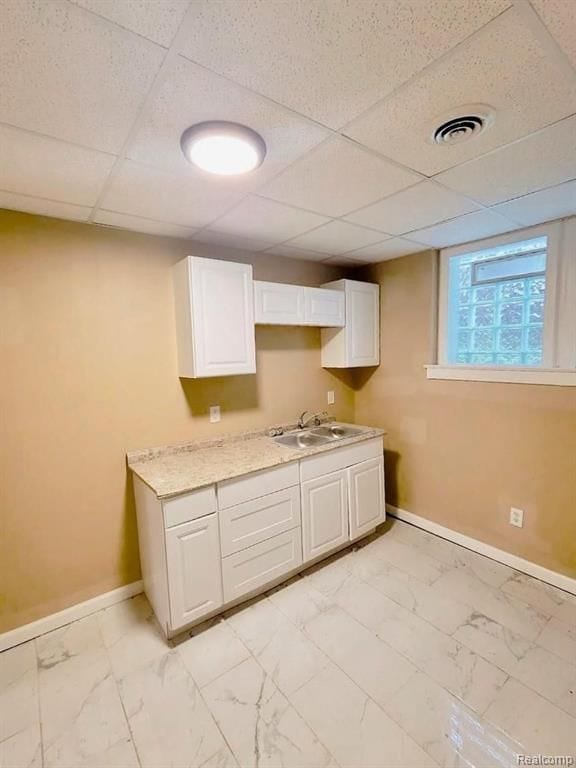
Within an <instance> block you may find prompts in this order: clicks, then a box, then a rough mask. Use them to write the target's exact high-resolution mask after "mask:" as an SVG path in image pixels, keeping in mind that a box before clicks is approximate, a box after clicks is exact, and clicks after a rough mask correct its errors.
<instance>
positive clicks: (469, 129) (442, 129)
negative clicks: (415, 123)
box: [430, 104, 494, 146]
mask: <svg viewBox="0 0 576 768" xmlns="http://www.w3.org/2000/svg"><path fill="white" fill-rule="evenodd" d="M440 121H441V122H440V124H438V119H437V120H436V121H435V123H434V125H433V126H432V132H431V133H432V135H431V137H430V138H431V140H432V142H433V143H434V144H440V145H441V146H446V145H452V144H461V143H462V142H463V141H468V140H469V139H472V138H473V137H474V136H478V135H479V134H480V133H482V131H484V130H486V128H488V127H489V126H490V125H491V124H492V123H493V122H494V110H493V109H492V108H491V107H488V106H486V105H484V104H474V105H468V106H466V107H459V108H458V110H452V112H451V114H449V115H444V116H443V119H442V118H440Z"/></svg>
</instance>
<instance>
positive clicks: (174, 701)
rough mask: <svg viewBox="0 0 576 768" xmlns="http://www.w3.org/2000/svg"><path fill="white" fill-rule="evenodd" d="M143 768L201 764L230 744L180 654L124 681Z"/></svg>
mask: <svg viewBox="0 0 576 768" xmlns="http://www.w3.org/2000/svg"><path fill="white" fill-rule="evenodd" d="M119 685H120V694H121V696H122V701H123V703H124V707H125V710H126V714H127V716H128V720H129V721H130V729H131V731H132V734H133V737H134V742H135V746H136V750H137V752H138V757H139V759H140V762H141V765H142V768H159V767H160V766H161V767H162V768H172V767H173V768H180V767H181V766H183V765H185V766H190V767H191V766H201V765H202V764H203V763H205V762H206V761H207V760H208V759H209V758H212V757H214V756H215V755H216V754H217V753H219V752H220V751H221V750H222V749H224V748H225V746H226V744H225V742H224V739H223V738H222V735H221V734H220V732H219V731H218V729H217V727H216V725H215V723H214V721H213V719H212V717H211V716H210V713H209V711H208V709H207V707H206V704H205V703H204V701H203V699H202V696H201V694H200V690H199V689H198V687H197V686H196V684H195V683H194V681H193V680H192V677H191V676H190V674H189V673H188V672H187V670H186V668H185V666H184V664H183V662H182V660H181V659H180V656H179V655H178V653H177V652H176V651H171V652H170V653H167V654H165V655H164V656H161V657H160V658H158V659H155V660H154V661H152V662H150V663H149V664H148V665H147V666H141V667H139V668H138V669H136V670H134V671H133V672H130V673H129V674H128V675H126V676H125V677H123V678H122V679H121V680H120V683H119Z"/></svg>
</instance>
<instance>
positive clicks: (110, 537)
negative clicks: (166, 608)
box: [0, 211, 353, 631]
mask: <svg viewBox="0 0 576 768" xmlns="http://www.w3.org/2000/svg"><path fill="white" fill-rule="evenodd" d="M189 251H190V245H189V244H187V243H186V242H184V241H179V240H173V239H168V238H158V237H151V236H147V235H138V234H133V233H128V232H120V231H115V230H111V229H103V228H99V227H94V226H88V225H84V224H73V223H69V222H63V221H57V220H53V219H44V218H40V217H35V216H28V215H25V214H18V213H12V212H8V211H0V360H1V362H2V373H1V375H0V429H1V436H0V631H5V630H7V629H10V628H12V627H15V626H19V625H21V624H24V623H27V622H29V621H33V620H34V619H37V618H39V617H41V616H44V615H47V614H49V613H52V612H54V611H58V610H60V609H62V608H64V607H67V606H69V605H72V604H74V603H76V602H79V601H81V600H85V599H88V598H90V597H92V596H94V595H97V594H99V593H101V592H105V591H107V590H110V589H114V588H115V587H118V586H120V585H122V584H126V583H129V582H131V581H134V580H136V579H138V578H139V563H138V547H137V535H136V527H135V515H134V502H133V497H132V492H131V485H130V483H127V474H126V468H125V457H124V455H125V452H126V450H128V449H131V448H142V447H145V446H153V445H158V444H163V443H173V442H178V441H182V440H187V439H193V438H197V437H204V436H209V435H216V434H219V433H222V432H231V431H235V430H242V429H246V428H248V429H249V428H253V427H264V426H267V425H270V424H273V423H276V422H283V421H290V420H293V419H295V418H296V416H297V415H298V413H299V412H300V411H301V410H303V409H304V408H310V409H321V408H324V407H325V403H326V391H327V390H329V389H333V390H335V392H336V406H335V409H334V411H335V413H336V414H337V416H338V417H339V418H342V419H349V420H352V418H353V392H352V389H351V388H350V387H349V386H348V385H347V383H346V377H345V376H341V377H339V378H336V377H335V376H333V375H332V374H331V373H329V372H327V371H325V370H323V369H322V368H321V367H320V332H319V330H318V329H315V328H308V329H306V328H285V329H280V328H265V327H262V328H259V329H258V331H257V339H256V342H257V369H258V373H257V375H255V376H239V377H231V378H222V379H208V380H187V381H185V380H182V381H181V380H179V379H178V376H177V374H176V349H175V333H174V320H173V304H172V285H171V270H170V267H171V265H172V264H174V263H175V262H176V261H177V260H178V259H180V258H182V257H183V256H185V255H186V254H187V253H188V252H189ZM194 252H195V253H196V254H198V255H206V256H220V257H223V258H243V257H242V256H241V255H239V254H238V252H233V251H232V252H231V251H226V250H225V249H214V248H213V247H208V246H206V247H205V248H202V247H195V248H194ZM243 260H249V261H251V263H252V264H253V265H254V274H255V277H256V278H258V279H263V280H277V281H279V282H298V283H303V284H311V285H313V284H319V283H321V282H322V281H324V280H329V279H333V278H335V277H339V276H340V275H339V274H338V272H337V271H336V270H334V269H329V268H327V267H325V266H321V265H317V264H311V263H307V262H297V261H292V260H287V259H278V258H273V257H270V256H262V255H260V256H258V255H255V256H249V255H248V254H246V255H245V257H244V258H243ZM217 403H219V404H220V405H221V407H222V412H223V418H222V422H221V423H220V424H219V425H212V424H209V422H208V418H207V410H208V407H209V406H210V405H214V404H217Z"/></svg>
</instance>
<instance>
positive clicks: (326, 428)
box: [274, 424, 365, 448]
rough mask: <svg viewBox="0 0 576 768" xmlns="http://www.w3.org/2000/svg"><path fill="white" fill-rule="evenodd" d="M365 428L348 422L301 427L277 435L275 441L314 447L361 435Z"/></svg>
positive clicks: (294, 445) (293, 446)
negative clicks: (308, 427) (350, 424)
mask: <svg viewBox="0 0 576 768" xmlns="http://www.w3.org/2000/svg"><path fill="white" fill-rule="evenodd" d="M364 431H365V430H363V429H360V428H359V427H349V426H348V425H346V424H324V425H322V426H321V427H313V428H312V429H299V430H298V431H296V432H288V434H286V435H281V436H280V437H275V438H274V442H276V443H279V444H280V445H286V446H288V447H289V448H312V447H313V446H316V445H326V443H333V442H334V441H336V440H343V439H344V438H346V437H353V436H354V435H360V434H362V432H364Z"/></svg>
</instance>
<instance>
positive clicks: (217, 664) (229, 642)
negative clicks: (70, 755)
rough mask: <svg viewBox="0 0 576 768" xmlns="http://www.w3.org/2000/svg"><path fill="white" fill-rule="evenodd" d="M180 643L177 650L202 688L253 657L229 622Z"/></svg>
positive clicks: (202, 631)
mask: <svg viewBox="0 0 576 768" xmlns="http://www.w3.org/2000/svg"><path fill="white" fill-rule="evenodd" d="M190 634H191V637H189V638H188V639H186V640H185V641H183V642H181V643H180V644H179V645H178V647H177V651H178V653H179V654H180V657H181V658H182V661H183V662H184V664H185V665H186V668H187V669H188V671H189V672H190V674H191V675H192V677H193V678H194V680H195V681H196V684H197V685H198V686H200V687H202V686H204V685H207V684H208V683H211V682H212V680H215V679H216V678H217V677H219V676H220V675H222V674H224V672H228V670H229V669H232V668H233V667H235V666H236V665H237V664H240V662H241V661H244V660H245V659H247V658H248V657H249V656H250V651H249V650H248V648H246V646H245V645H244V643H243V642H242V641H241V640H239V639H238V637H237V636H236V634H235V633H234V631H233V630H232V629H231V628H230V627H229V626H228V624H227V622H226V621H217V622H215V623H213V624H211V625H210V626H208V627H206V628H202V630H201V631H199V632H198V633H197V634H196V633H195V631H194V630H192V631H191V633H190Z"/></svg>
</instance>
